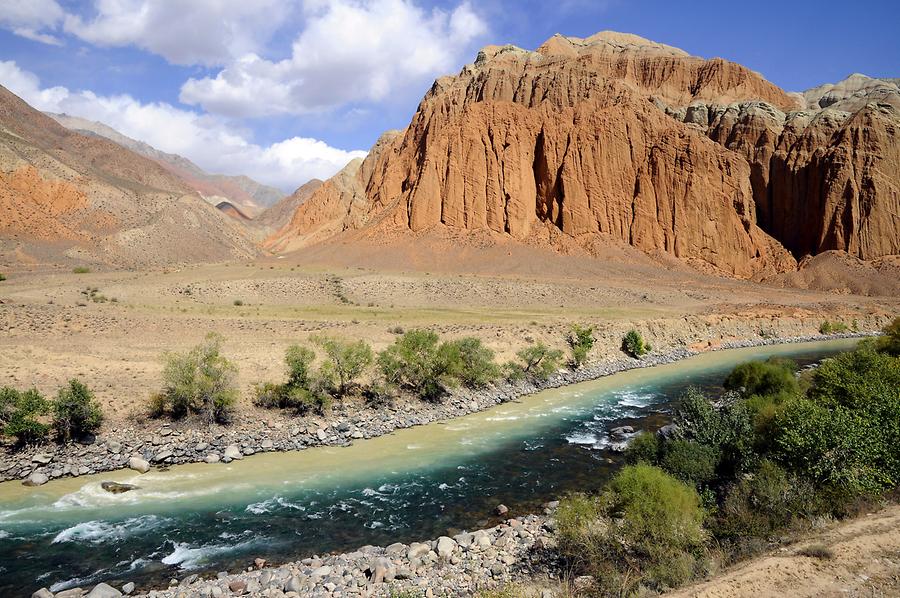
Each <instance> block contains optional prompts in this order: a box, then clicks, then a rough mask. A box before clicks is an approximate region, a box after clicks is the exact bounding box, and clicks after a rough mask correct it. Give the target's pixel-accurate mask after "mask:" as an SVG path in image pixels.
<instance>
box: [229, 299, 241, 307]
mask: <svg viewBox="0 0 900 598" xmlns="http://www.w3.org/2000/svg"><path fill="white" fill-rule="evenodd" d="M232 303H233V304H234V306H235V307H241V306H242V305H244V302H243V301H242V300H241V299H235V300H234V301H233V302H232Z"/></svg>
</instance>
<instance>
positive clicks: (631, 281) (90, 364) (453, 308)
mask: <svg viewBox="0 0 900 598" xmlns="http://www.w3.org/2000/svg"><path fill="white" fill-rule="evenodd" d="M427 243H432V244H430V245H428V244H427ZM423 255H429V256H431V257H430V258H429V259H427V260H425V259H424V258H423V257H422V256H423ZM351 264H352V265H351ZM668 266H672V267H671V268H669V267H668ZM0 268H2V269H0V271H2V272H4V273H5V274H6V275H7V277H8V280H6V281H5V282H0V385H11V386H16V387H30V386H36V387H37V388H38V389H40V390H42V391H44V392H47V393H52V392H55V390H56V388H57V387H59V386H60V385H61V384H63V383H64V382H65V381H66V380H67V379H68V378H71V377H79V378H81V379H83V380H85V381H87V382H88V384H89V385H90V386H91V387H92V388H94V389H95V390H96V392H97V395H98V397H99V399H100V400H101V401H102V402H103V403H104V407H105V409H106V411H107V414H108V417H109V422H110V425H115V422H117V421H120V420H122V419H124V418H129V419H131V418H135V419H140V417H141V413H142V405H143V404H144V402H145V401H146V399H147V398H148V397H149V396H150V395H151V394H152V393H153V392H155V391H157V390H158V389H159V385H160V381H159V375H160V371H161V368H162V363H161V359H160V357H161V355H162V354H163V353H164V352H165V351H170V350H182V349H185V348H187V347H189V346H191V345H193V344H195V343H197V342H198V341H200V340H201V339H202V338H203V336H204V335H205V334H206V333H207V332H210V331H216V332H220V333H222V334H223V335H224V336H225V337H226V339H227V341H226V346H225V353H226V354H227V355H228V356H229V357H231V358H232V359H234V361H235V362H236V363H237V365H238V367H239V370H240V375H239V382H240V384H241V387H242V389H243V391H244V399H243V402H244V405H243V407H242V408H243V409H244V410H245V411H246V412H248V413H250V414H251V415H252V411H253V408H252V406H251V405H250V404H249V396H250V390H251V388H252V385H253V384H254V383H256V382H260V381H268V380H278V379H280V378H281V377H282V375H283V365H282V356H283V354H284V349H285V348H286V347H287V346H288V345H289V344H291V343H293V342H306V341H308V340H309V339H310V338H311V337H312V336H314V335H316V334H328V335H337V336H342V337H346V338H351V339H352V338H363V339H366V340H368V341H369V342H370V343H372V345H373V346H374V348H376V349H380V348H383V347H384V346H386V345H387V344H389V343H391V342H392V341H393V339H394V338H395V336H396V335H395V334H394V332H392V330H393V329H394V328H395V327H396V326H400V327H403V328H405V329H409V328H413V327H429V328H432V329H434V330H436V331H438V332H440V333H441V334H444V335H447V336H449V337H456V336H464V335H474V336H477V337H479V338H481V339H483V340H484V341H485V342H486V343H487V344H488V345H489V346H490V347H492V348H493V349H494V350H495V351H496V352H497V354H498V358H499V359H501V360H505V359H509V358H512V357H513V356H514V354H515V351H517V350H518V349H519V348H521V347H522V346H523V345H524V344H526V343H529V342H532V341H535V340H543V341H545V342H547V343H548V344H551V345H556V346H562V345H563V336H564V335H565V333H566V332H567V330H568V328H569V327H570V325H571V323H573V322H581V323H588V324H592V325H594V326H595V327H596V328H597V331H598V336H599V342H598V343H597V346H596V349H595V353H594V356H595V357H598V358H600V357H606V356H609V355H613V354H617V353H618V348H619V344H620V339H621V337H622V335H623V334H624V332H625V331H627V330H628V329H629V328H631V327H637V328H639V329H640V330H641V331H642V332H643V333H644V335H645V336H646V337H647V338H648V340H649V341H650V342H651V343H652V344H653V345H654V346H656V347H658V348H664V347H675V346H692V347H695V348H703V347H706V346H712V345H715V344H717V343H721V342H724V341H728V340H735V339H744V338H759V337H760V336H776V335H777V336H797V335H803V334H811V333H815V332H816V331H817V329H818V326H819V324H820V323H821V321H822V320H823V319H825V318H826V317H828V318H832V319H834V318H842V319H844V320H845V321H846V322H847V323H848V324H849V323H850V322H851V321H852V320H853V319H856V320H857V321H858V323H859V325H860V327H861V328H863V329H876V328H878V327H880V326H881V325H882V324H883V323H884V322H885V321H886V319H887V318H888V316H890V315H892V314H895V313H897V312H898V311H900V299H898V298H896V297H893V298H892V297H890V296H882V297H864V296H856V295H850V294H846V293H843V292H841V293H834V292H818V291H811V290H807V289H803V290H798V289H791V288H787V289H786V288H778V287H774V286H763V285H759V284H754V283H751V282H746V281H736V280H728V279H722V278H716V277H710V276H705V275H701V274H697V273H695V272H692V271H690V270H689V269H687V268H686V267H684V266H683V265H678V264H669V263H668V262H657V261H654V260H652V259H650V258H647V257H646V256H644V257H635V256H634V255H631V254H629V253H628V250H627V249H623V250H622V252H621V253H615V252H610V253H609V254H608V255H607V256H606V258H605V259H602V260H601V259H587V258H584V257H583V256H566V255H560V254H558V253H552V252H549V251H548V252H543V251H540V250H536V249H535V248H528V247H524V246H520V245H509V246H502V245H491V244H486V245H485V247H482V248H474V247H473V246H472V245H465V246H463V245H454V244H452V243H450V244H447V243H445V244H444V245H442V246H439V247H435V246H434V245H433V242H430V241H429V242H426V241H422V242H421V243H420V244H413V245H410V246H407V247H402V246H401V247H398V246H397V245H392V246H390V247H382V248H379V247H369V248H368V249H366V248H364V247H361V246H359V245H354V246H347V247H340V246H338V247H330V248H328V249H327V250H311V251H309V252H305V253H303V254H300V255H294V256H292V257H287V258H265V259H262V260H260V261H257V262H254V263H230V264H219V265H198V266H188V267H183V268H180V269H168V270H156V271H143V272H135V271H112V272H93V273H88V274H74V273H72V272H71V271H70V270H68V268H66V269H63V268H62V267H58V268H55V269H54V268H52V267H47V266H37V265H28V264H23V263H21V262H18V263H15V264H7V265H6V266H2V265H0ZM488 271H490V273H489V272H488ZM87 289H96V292H95V295H96V296H98V297H99V296H103V297H105V298H106V299H108V301H106V302H104V303H98V302H95V301H92V300H91V299H90V298H89V296H88V295H87V294H85V291H86V290H87ZM237 303H240V305H238V304H237Z"/></svg>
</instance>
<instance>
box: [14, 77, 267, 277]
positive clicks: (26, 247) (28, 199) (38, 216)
mask: <svg viewBox="0 0 900 598" xmlns="http://www.w3.org/2000/svg"><path fill="white" fill-rule="evenodd" d="M257 254H258V250H257V248H256V245H255V244H254V243H253V241H252V240H251V239H250V238H249V236H248V235H247V234H246V233H245V232H244V231H243V230H242V229H241V228H240V227H239V226H238V225H237V224H235V223H234V222H232V221H231V220H230V219H229V218H228V217H226V216H225V215H223V214H222V213H221V212H220V211H219V210H217V209H216V208H215V207H214V206H212V205H210V204H209V203H207V202H206V201H204V200H203V199H201V198H200V196H199V195H197V194H196V193H195V191H194V190H193V189H192V188H191V187H190V186H189V185H188V184H187V183H186V182H185V181H184V180H183V179H182V178H180V177H178V176H176V175H175V174H173V172H172V171H171V169H167V168H164V167H163V166H162V165H161V164H160V163H158V162H156V161H154V160H151V159H149V158H147V157H145V156H142V155H139V154H137V153H135V152H133V151H130V150H128V149H126V148H124V147H123V146H121V145H119V144H117V143H114V142H113V141H111V140H109V139H106V138H104V137H101V136H97V135H93V134H91V135H87V134H81V133H78V132H75V131H72V130H70V129H67V128H65V127H63V126H61V125H60V124H59V123H57V122H56V121H55V120H53V119H51V118H49V117H48V116H46V115H44V114H43V113H41V112H39V111H37V110H35V109H34V108H32V107H31V106H29V105H28V104H27V103H25V102H24V101H22V100H21V99H20V98H19V97H17V96H16V95H14V94H13V93H11V92H10V91H8V90H7V89H6V88H4V87H0V260H4V261H21V260H28V261H32V262H38V263H40V262H56V263H58V262H60V261H64V260H66V259H75V260H85V261H91V262H97V263H104V264H109V265H114V266H119V267H145V266H160V265H168V264H174V263H185V262H201V261H222V260H231V259H245V258H251V257H253V256H256V255H257Z"/></svg>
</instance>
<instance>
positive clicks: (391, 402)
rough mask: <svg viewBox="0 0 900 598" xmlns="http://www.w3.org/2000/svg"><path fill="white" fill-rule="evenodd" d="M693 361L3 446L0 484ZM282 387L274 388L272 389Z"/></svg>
mask: <svg viewBox="0 0 900 598" xmlns="http://www.w3.org/2000/svg"><path fill="white" fill-rule="evenodd" d="M872 334H874V332H858V333H843V334H832V335H827V336H826V335H806V336H795V337H789V338H776V337H770V338H757V339H747V340H742V341H732V342H728V343H723V344H721V345H718V346H716V347H713V348H710V349H707V351H717V350H725V349H734V348H745V347H754V346H765V345H775V344H782V343H798V342H809V341H818V340H831V339H837V338H858V337H864V336H868V335H872ZM214 349H215V347H214ZM545 349H546V348H545ZM215 350H216V351H217V349H215ZM214 352H215V351H214ZM699 353H700V352H699V351H695V350H692V349H689V348H687V347H677V348H673V349H669V350H667V351H659V352H654V353H649V354H644V355H643V356H641V357H640V358H633V357H625V356H623V357H621V358H617V359H607V360H603V361H596V362H592V363H586V364H584V365H582V366H581V367H573V366H571V365H570V366H569V367H566V368H563V369H558V370H555V371H552V372H546V377H544V376H541V375H528V374H527V372H524V373H523V372H521V371H518V372H515V371H514V372H513V373H512V375H508V377H507V379H506V380H504V381H502V382H491V383H485V385H484V386H483V387H481V388H470V387H468V386H460V387H458V388H451V389H448V390H447V392H446V393H445V394H444V395H443V396H442V397H440V399H439V400H437V399H435V400H422V399H421V398H420V397H419V396H412V395H411V394H410V393H408V392H404V393H401V394H398V395H396V396H394V397H390V398H388V399H384V398H383V397H381V398H378V399H377V400H370V399H367V398H365V397H361V398H360V399H359V400H357V401H349V400H348V401H339V402H335V403H333V404H332V405H330V406H329V407H328V408H327V409H323V410H321V412H320V411H317V410H307V411H305V412H304V413H305V414H304V415H302V416H298V415H295V414H294V413H296V412H295V411H294V412H289V411H284V410H273V411H271V416H270V417H268V418H265V419H260V418H253V419H250V418H247V419H241V418H240V417H238V418H235V420H234V421H232V422H231V423H230V424H229V425H219V424H216V423H214V421H215V411H212V412H210V413H211V415H212V418H211V420H210V421H211V422H212V423H209V425H206V424H204V425H200V426H197V425H196V420H195V419H194V420H192V419H186V420H181V421H172V422H169V421H166V420H154V419H148V420H147V425H146V426H142V427H138V426H123V427H119V428H117V429H115V430H110V431H108V432H105V433H103V434H102V435H99V436H94V435H93V434H86V435H84V436H82V437H80V438H79V439H78V441H74V442H73V441H68V442H64V443H45V444H40V445H36V446H33V445H32V446H30V447H26V448H18V447H12V446H9V445H7V446H6V447H3V448H2V449H0V450H2V453H0V481H9V480H17V479H18V480H23V481H24V483H26V484H27V485H34V486H39V485H41V484H44V483H46V482H47V481H49V480H52V479H55V478H60V477H67V476H81V475H89V474H95V473H102V472H106V471H114V470H118V469H123V468H128V467H130V468H131V469H134V470H136V471H139V472H146V471H149V469H150V468H152V467H164V466H169V465H175V464H183V463H202V462H206V463H211V464H214V463H219V462H224V463H228V462H230V461H232V460H235V459H243V458H244V457H246V456H250V455H253V454H256V453H260V452H271V451H293V450H302V449H305V448H309V447H315V446H345V445H348V444H350V443H351V442H353V441H354V440H359V439H365V438H373V437H377V436H381V435H384V434H389V433H391V432H393V431H395V430H398V429H403V428H409V427H412V426H417V425H424V424H428V423H432V422H438V421H446V420H450V419H453V418H456V417H461V416H464V415H468V414H470V413H475V412H478V411H483V410H485V409H489V408H491V407H494V406H496V405H499V404H502V403H505V402H508V401H513V400H516V399H518V398H521V397H523V396H526V395H530V394H534V393H537V392H540V391H542V390H547V389H552V388H559V387H562V386H566V385H570V384H575V383H578V382H586V381H590V380H595V379H597V378H601V377H604V376H609V375H612V374H615V373H618V372H623V371H626V370H630V369H635V368H643V367H653V366H657V365H664V364H668V363H673V362H676V361H679V360H681V359H686V358H688V357H692V356H694V355H697V354H699ZM527 357H534V356H527ZM557 359H558V356H557ZM529 363H531V367H539V365H536V362H534V361H532V362H529V361H527V360H526V361H523V364H524V365H523V366H520V368H522V369H524V368H525V367H528V365H529ZM226 369H227V368H226ZM400 373H402V372H400ZM398 375H399V373H398ZM289 382H290V380H289ZM286 385H287V383H286V384H285V385H281V388H280V389H279V390H283V388H284V387H285V386H286ZM171 405H172V403H171V402H169V403H167V408H169V409H171Z"/></svg>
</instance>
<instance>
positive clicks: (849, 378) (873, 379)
mask: <svg viewBox="0 0 900 598" xmlns="http://www.w3.org/2000/svg"><path fill="white" fill-rule="evenodd" d="M777 426H778V430H777V434H776V437H775V439H774V444H775V455H776V458H777V459H778V460H779V462H780V463H782V464H783V465H784V466H785V467H787V468H788V469H789V470H791V471H794V472H797V473H799V474H801V475H808V476H810V477H812V478H813V479H814V480H816V481H818V482H820V483H823V484H827V485H829V486H832V487H834V488H843V489H846V490H849V491H851V492H853V493H857V494H861V493H880V492H882V491H884V490H886V489H888V488H892V487H894V486H896V485H897V484H898V483H900V359H898V358H896V357H892V356H891V355H888V354H886V353H877V352H875V351H872V350H870V349H867V348H864V349H861V350H858V351H853V352H849V353H842V354H840V355H838V356H837V357H834V358H832V359H828V360H826V361H825V362H823V363H822V364H821V365H820V366H819V367H818V368H817V369H816V370H815V373H814V374H813V386H812V388H811V389H810V390H809V392H808V394H807V398H803V399H798V400H796V401H792V402H790V403H788V404H787V405H785V406H784V407H783V409H782V410H781V411H780V413H779V415H778V417H777Z"/></svg>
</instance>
